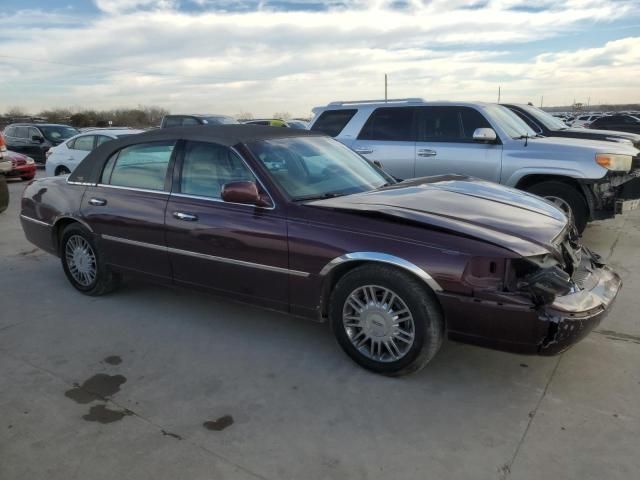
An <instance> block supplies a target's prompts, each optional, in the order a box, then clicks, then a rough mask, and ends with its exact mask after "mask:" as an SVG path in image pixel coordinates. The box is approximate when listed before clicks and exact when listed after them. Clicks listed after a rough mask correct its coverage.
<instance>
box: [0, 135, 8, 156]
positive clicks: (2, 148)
mask: <svg viewBox="0 0 640 480" xmlns="http://www.w3.org/2000/svg"><path fill="white" fill-rule="evenodd" d="M6 151H7V144H6V143H5V142H4V135H2V133H0V152H6Z"/></svg>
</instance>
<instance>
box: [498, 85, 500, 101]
mask: <svg viewBox="0 0 640 480" xmlns="http://www.w3.org/2000/svg"><path fill="white" fill-rule="evenodd" d="M498 103H500V85H498Z"/></svg>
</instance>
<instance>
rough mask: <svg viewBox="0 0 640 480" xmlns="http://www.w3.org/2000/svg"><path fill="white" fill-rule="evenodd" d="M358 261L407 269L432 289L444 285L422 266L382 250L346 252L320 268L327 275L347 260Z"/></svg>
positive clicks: (321, 272)
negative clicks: (381, 251)
mask: <svg viewBox="0 0 640 480" xmlns="http://www.w3.org/2000/svg"><path fill="white" fill-rule="evenodd" d="M357 261H360V262H362V261H367V262H378V263H387V264H389V265H394V266H396V267H400V268H402V269H404V270H407V271H409V272H411V273H413V274H414V275H416V276H417V277H419V278H420V279H421V280H423V281H424V282H425V283H426V284H427V285H429V287H431V289H432V290H433V291H435V292H442V287H441V286H440V285H439V284H438V282H436V281H435V280H434V279H433V277H432V276H431V275H429V274H428V273H427V272H425V271H424V270H423V269H422V268H420V267H418V266H417V265H415V264H413V263H411V262H409V261H407V260H405V259H403V258H400V257H396V256H394V255H389V254H387V253H380V252H353V253H346V254H344V255H341V256H339V257H337V258H334V259H333V260H331V261H330V262H329V263H327V264H326V265H325V266H324V267H323V268H322V270H320V276H321V277H325V276H327V275H328V274H329V273H330V272H331V271H332V270H333V269H334V268H335V267H337V266H338V265H341V264H343V263H345V262H357Z"/></svg>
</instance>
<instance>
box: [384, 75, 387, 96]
mask: <svg viewBox="0 0 640 480" xmlns="http://www.w3.org/2000/svg"><path fill="white" fill-rule="evenodd" d="M384 101H385V103H386V102H387V74H386V73H385V74H384Z"/></svg>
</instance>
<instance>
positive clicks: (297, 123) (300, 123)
mask: <svg viewBox="0 0 640 480" xmlns="http://www.w3.org/2000/svg"><path fill="white" fill-rule="evenodd" d="M287 125H288V126H289V128H298V129H300V130H308V129H309V122H307V121H305V120H299V119H297V118H294V119H291V120H287Z"/></svg>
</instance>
